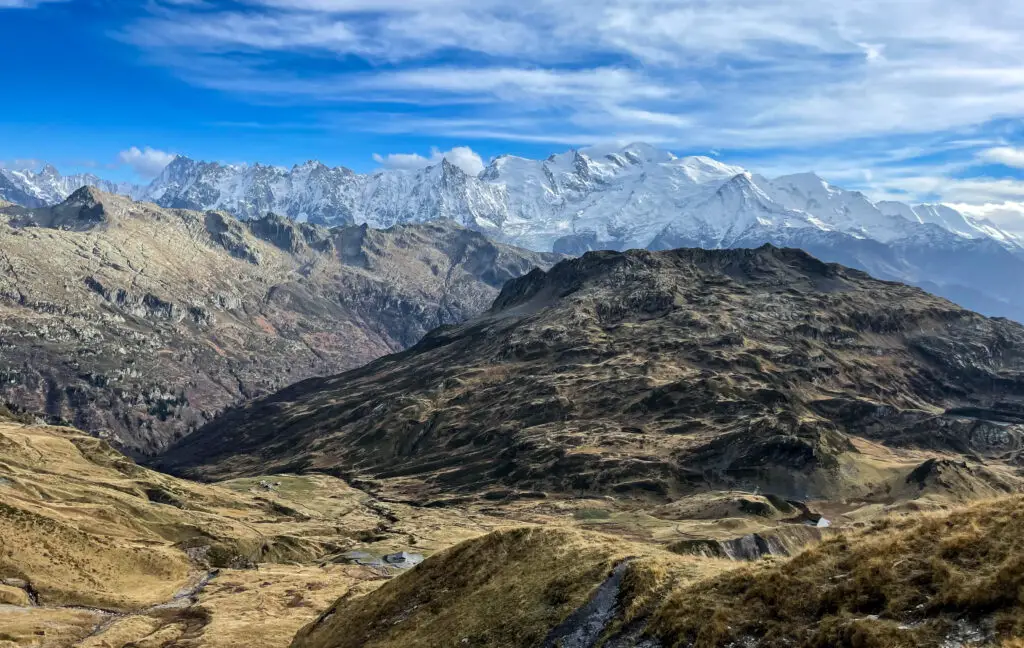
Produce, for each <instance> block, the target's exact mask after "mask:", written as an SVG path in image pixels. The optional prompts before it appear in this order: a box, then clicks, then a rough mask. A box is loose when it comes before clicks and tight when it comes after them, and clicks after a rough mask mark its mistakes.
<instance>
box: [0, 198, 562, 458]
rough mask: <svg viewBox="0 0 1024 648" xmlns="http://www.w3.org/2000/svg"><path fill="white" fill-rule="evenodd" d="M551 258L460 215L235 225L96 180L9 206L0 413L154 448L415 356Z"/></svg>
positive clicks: (2, 212)
mask: <svg viewBox="0 0 1024 648" xmlns="http://www.w3.org/2000/svg"><path fill="white" fill-rule="evenodd" d="M555 260H556V257H555V256H554V255H543V254H536V253H532V252H528V251H525V250H519V249H517V248H512V247H509V246H505V245H503V244H499V243H493V242H491V241H490V240H489V239H487V238H486V237H485V236H484V235H482V234H480V233H479V232H475V231H471V230H467V229H465V228H462V227H460V226H458V225H456V224H455V223H451V222H448V221H435V222H431V223H425V224H409V225H398V226H395V227H394V228H392V229H391V230H389V231H381V230H374V229H371V228H368V227H366V226H349V227H338V228H333V229H328V228H325V227H322V226H318V225H312V224H309V223H295V222H293V221H290V220H288V219H285V218H283V217H278V216H274V215H267V216H263V217H261V218H258V219H252V220H248V221H239V220H238V219H235V218H234V217H233V216H230V215H229V214H226V213H224V212H214V211H207V212H194V211H187V210H175V209H164V208H161V207H157V206H156V205H153V204H151V203H140V202H134V201H132V200H131V199H129V198H125V197H122V196H116V195H113V194H106V193H103V192H101V191H99V190H97V189H95V188H91V187H83V188H81V189H79V190H77V191H76V192H75V193H74V194H72V195H71V196H70V197H69V198H68V199H67V200H65V201H64V202H63V203H60V204H58V205H56V206H54V207H45V208H37V209H27V208H23V207H17V206H11V207H0V268H3V270H4V273H3V275H2V276H0V334H2V336H3V343H2V346H3V348H4V350H5V351H4V354H3V358H2V362H0V377H2V380H0V403H2V402H4V401H8V402H9V403H11V404H12V405H13V406H15V407H17V408H19V409H22V410H26V411H29V412H36V413H39V414H41V415H46V416H49V417H50V418H51V419H55V420H60V421H69V422H71V423H73V424H74V425H76V426H78V427H80V428H82V429H84V430H87V431H90V432H92V433H94V434H102V435H106V436H107V437H108V438H110V439H111V440H112V441H114V442H115V443H116V444H117V445H118V446H120V447H121V448H124V449H125V450H126V451H129V452H131V453H133V454H136V455H139V454H145V453H149V452H154V451H156V450H158V449H160V448H162V447H163V446H164V445H166V444H167V443H169V442H170V441H172V440H174V439H175V438H178V437H179V436H181V435H183V434H187V433H188V432H189V431H191V430H192V429H194V428H195V427H196V426H197V425H199V424H200V423H201V422H203V421H206V420H208V419H209V418H211V417H212V416H214V415H215V414H216V413H217V412H218V411H220V410H221V409H223V408H224V407H227V406H229V405H231V404H234V403H237V402H239V401H240V400H241V399H243V398H251V397H254V396H256V395H259V394H262V393H268V392H271V391H273V390H275V389H277V388H280V387H283V386H284V385H286V384H288V383H290V382H293V381H295V380H300V379H302V378H305V377H309V376H314V375H326V374H330V373H335V372H336V371H338V370H340V369H343V368H352V367H355V366H358V365H360V364H363V363H365V362H368V361H370V360H372V359H374V358H376V357H379V356H381V355H384V354H387V353H392V352H395V351H399V350H401V349H404V348H406V347H408V346H410V345H412V344H414V343H415V342H417V341H418V340H419V339H420V337H422V335H423V334H424V333H426V332H427V331H429V330H431V329H433V328H435V327H437V326H439V325H442V324H451V323H455V322H459V321H462V320H463V319H465V318H467V317H469V316H471V315H474V314H476V313H478V312H480V311H482V310H484V309H486V308H487V307H488V306H489V305H490V303H491V301H492V299H493V297H494V296H495V295H497V293H498V291H499V289H500V287H501V285H502V284H503V283H504V282H505V281H506V280H507V279H509V278H512V277H514V276H518V275H519V274H522V273H524V272H527V271H528V270H529V269H530V268H532V267H533V266H534V265H535V264H540V265H546V264H549V263H552V262H554V261H555Z"/></svg>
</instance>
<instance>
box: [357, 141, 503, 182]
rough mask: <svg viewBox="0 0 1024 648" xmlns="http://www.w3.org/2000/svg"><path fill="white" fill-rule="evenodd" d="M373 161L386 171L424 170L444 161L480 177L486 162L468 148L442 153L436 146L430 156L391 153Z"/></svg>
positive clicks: (463, 147)
mask: <svg viewBox="0 0 1024 648" xmlns="http://www.w3.org/2000/svg"><path fill="white" fill-rule="evenodd" d="M373 160H374V162H376V163H377V164H379V165H381V166H382V167H384V168H386V169H422V168H424V167H426V166H429V165H431V164H438V163H439V162H441V161H442V160H448V162H449V163H451V164H454V165H455V166H457V167H459V168H460V169H462V170H463V171H465V172H466V173H468V174H469V175H479V174H480V172H481V171H483V170H484V161H483V158H481V157H480V155H479V154H478V153H476V151H474V150H473V149H471V148H469V147H468V146H456V147H455V148H453V149H451V150H450V151H444V152H442V151H441V150H440V149H438V148H437V147H436V146H435V147H434V148H432V149H430V155H429V156H423V155H420V154H419V153H391V154H389V155H380V154H379V153H374V154H373Z"/></svg>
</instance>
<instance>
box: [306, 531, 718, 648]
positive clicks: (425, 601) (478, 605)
mask: <svg viewBox="0 0 1024 648" xmlns="http://www.w3.org/2000/svg"><path fill="white" fill-rule="evenodd" d="M627 559H634V560H635V561H636V562H637V563H642V564H644V565H647V566H648V569H649V570H650V573H656V574H658V575H659V578H663V579H666V580H671V581H673V582H677V581H679V580H688V581H692V580H695V579H696V578H698V577H700V576H707V575H708V574H709V573H712V572H716V571H719V570H721V569H725V568H730V567H733V566H734V565H733V564H731V563H729V562H727V561H714V560H705V559H697V558H687V557H682V556H677V555H673V554H669V553H668V552H665V551H663V550H660V549H658V548H657V547H655V546H652V545H645V544H637V543H633V542H628V541H624V540H622V539H620V538H616V537H613V536H608V535H603V534H596V533H587V532H580V531H574V530H570V529H551V528H548V529H544V528H521V529H513V530H509V531H499V532H495V533H492V534H490V535H488V536H486V537H483V538H478V539H476V540H470V541H468V542H464V543H462V544H460V545H458V546H456V547H453V548H452V549H449V550H448V551H446V552H444V553H442V554H440V555H438V556H436V557H434V558H433V559H431V560H429V561H427V562H426V563H424V564H423V565H420V566H419V567H417V568H416V569H415V570H413V571H412V572H410V573H408V574H405V575H403V576H401V577H399V578H397V579H395V580H393V581H391V582H389V583H387V584H386V585H384V586H383V587H381V588H380V589H379V590H377V591H376V592H374V593H373V594H370V595H368V596H364V597H361V598H356V599H342V600H340V601H338V602H337V603H336V604H335V605H334V606H332V607H331V608H330V609H329V610H328V611H327V612H325V613H324V614H323V615H321V617H320V618H319V619H318V620H317V621H316V622H314V623H313V624H310V625H309V626H307V627H306V628H304V629H303V630H302V631H300V632H299V634H298V635H296V638H295V641H294V643H293V644H292V646H293V648H361V647H366V648H385V647H393V648H398V647H399V646H401V647H403V648H432V647H434V646H458V645H470V646H474V647H481V646H483V647H494V648H498V647H506V646H537V645H540V644H541V643H542V642H543V640H544V638H545V636H546V635H547V634H548V632H549V631H550V630H551V629H552V628H554V627H555V626H556V625H558V624H559V623H560V622H561V621H562V620H564V619H565V618H566V617H567V616H568V615H569V614H570V613H571V612H572V611H573V610H575V609H577V608H579V607H580V606H581V605H583V604H584V603H585V602H586V601H587V599H588V598H589V597H590V596H591V594H592V593H593V591H594V589H595V588H597V587H598V586H600V585H601V584H602V583H603V582H604V581H605V580H606V579H607V578H608V577H609V574H610V573H611V572H612V569H613V568H614V567H615V566H616V565H618V564H620V563H622V562H623V561H625V560H627Z"/></svg>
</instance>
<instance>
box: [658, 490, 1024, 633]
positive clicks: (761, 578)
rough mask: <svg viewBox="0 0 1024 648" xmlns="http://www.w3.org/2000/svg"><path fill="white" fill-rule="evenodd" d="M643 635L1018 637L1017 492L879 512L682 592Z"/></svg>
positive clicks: (1022, 541) (1022, 509) (1021, 585)
mask: <svg viewBox="0 0 1024 648" xmlns="http://www.w3.org/2000/svg"><path fill="white" fill-rule="evenodd" d="M650 632H651V634H653V635H654V636H656V637H658V638H659V639H660V640H661V641H662V642H663V643H664V644H665V645H683V646H698V647H700V646H708V647H710V646H726V645H758V646H793V645H800V646H815V647H818V646H820V647H825V646H856V647H860V648H868V647H875V646H877V647H878V648H883V647H893V648H895V647H901V646H907V647H910V646H914V647H916V646H939V645H943V646H946V645H948V646H959V645H1004V646H1021V645H1024V642H1022V640H1021V639H1020V638H1021V637H1024V498H1021V497H1019V496H1015V497H1011V498H1003V499H998V500H990V501H987V502H983V503H978V504H974V505H972V506H969V507H966V508H962V509H958V510H956V511H954V512H952V513H946V514H926V515H920V516H913V517H907V518H903V519H883V520H879V521H877V522H876V523H874V524H873V525H871V527H870V528H868V529H867V530H865V531H863V532H860V533H856V534H848V535H843V536H839V537H837V538H835V539H832V540H830V541H827V542H825V543H822V544H821V545H818V546H816V547H813V548H811V549H808V550H807V551H805V552H803V553H802V554H800V555H798V556H796V557H795V558H793V559H792V560H791V561H788V562H786V563H784V564H782V565H780V566H778V567H773V568H771V569H743V570H739V571H735V572H732V573H729V574H726V575H723V576H721V577H719V578H717V579H715V580H712V581H710V582H705V583H701V584H698V585H694V586H691V587H687V588H683V589H679V590H677V591H675V592H673V593H672V594H671V595H670V596H669V598H668V599H667V600H666V602H665V603H664V605H662V606H661V608H660V609H659V610H658V611H657V613H656V614H655V615H654V618H653V619H652V623H651V625H650Z"/></svg>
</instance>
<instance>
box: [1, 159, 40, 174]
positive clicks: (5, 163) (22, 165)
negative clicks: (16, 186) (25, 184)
mask: <svg viewBox="0 0 1024 648" xmlns="http://www.w3.org/2000/svg"><path fill="white" fill-rule="evenodd" d="M44 164H46V162H44V161H43V160H36V159H34V158H18V159H14V160H0V169H11V170H12V171H35V170H36V169H39V168H41V167H42V166H43V165H44Z"/></svg>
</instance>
